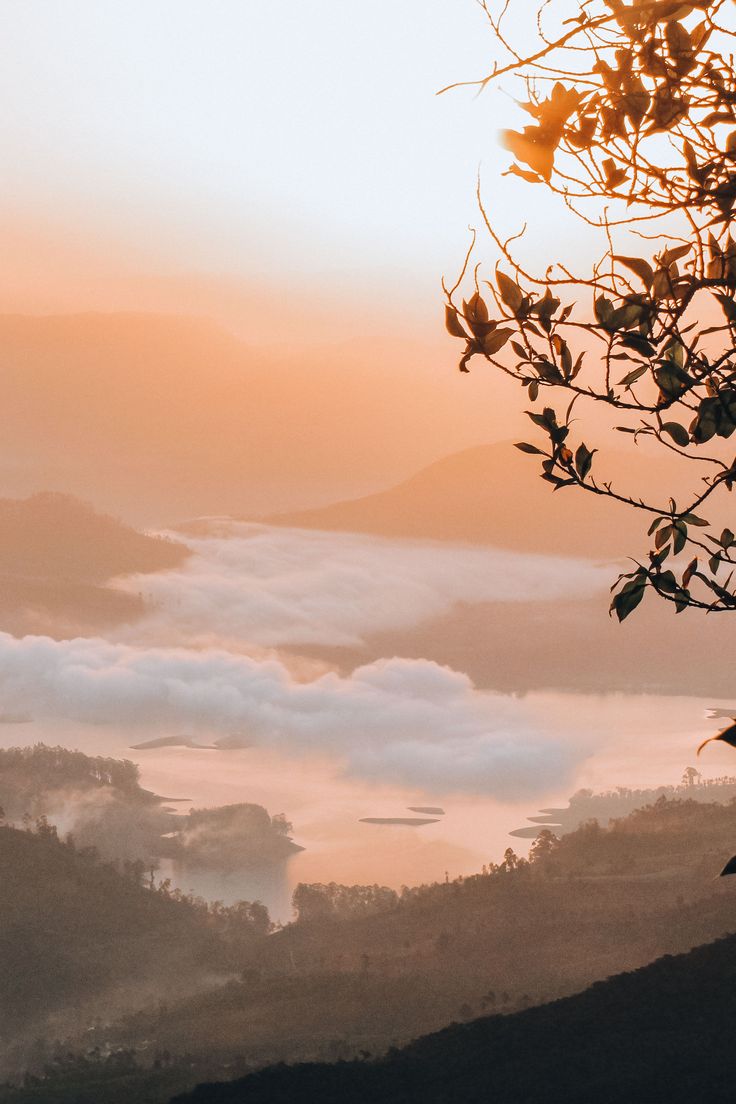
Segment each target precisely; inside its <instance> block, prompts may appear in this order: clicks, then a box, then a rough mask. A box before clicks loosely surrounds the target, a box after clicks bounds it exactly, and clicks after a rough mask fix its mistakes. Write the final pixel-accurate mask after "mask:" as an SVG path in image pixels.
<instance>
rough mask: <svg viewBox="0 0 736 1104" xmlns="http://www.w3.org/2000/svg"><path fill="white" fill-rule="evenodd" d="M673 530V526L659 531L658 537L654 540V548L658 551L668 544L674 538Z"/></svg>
mask: <svg viewBox="0 0 736 1104" xmlns="http://www.w3.org/2000/svg"><path fill="white" fill-rule="evenodd" d="M672 532H673V528H672V526H671V525H665V526H664V527H663V528H662V529H658V530H657V535H656V536H655V538H654V547H655V548H657V549H660V548H662V546H663V545H665V544H667V541H668V540H669V539H670V537H671V536H672Z"/></svg>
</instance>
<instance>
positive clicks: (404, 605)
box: [118, 521, 610, 647]
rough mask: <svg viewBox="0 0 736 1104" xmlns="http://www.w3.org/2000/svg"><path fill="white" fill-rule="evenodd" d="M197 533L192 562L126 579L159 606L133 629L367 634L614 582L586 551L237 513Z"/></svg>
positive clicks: (336, 638) (229, 640) (220, 638)
mask: <svg viewBox="0 0 736 1104" xmlns="http://www.w3.org/2000/svg"><path fill="white" fill-rule="evenodd" d="M186 540H187V543H188V544H189V546H190V547H191V548H192V549H193V550H194V552H195V555H194V556H193V557H192V558H191V559H190V560H189V561H188V562H187V563H186V564H185V565H184V566H183V567H182V568H181V569H179V570H177V571H168V572H163V573H160V574H156V575H143V576H134V577H132V578H129V579H123V580H120V581H119V584H118V585H119V586H121V587H122V588H125V589H127V590H132V591H134V592H138V591H140V592H142V593H144V594H145V595H146V596H148V597H150V598H151V599H153V601H154V602H155V603H156V605H157V607H158V608H157V611H156V612H155V613H154V614H152V615H151V616H150V617H149V618H148V619H147V621H146V622H144V623H143V624H138V625H136V626H135V627H134V629H132V630H131V632H130V633H129V634H128V635H127V636H126V639H129V640H149V641H151V642H155V643H160V642H164V641H170V640H172V639H176V641H177V642H181V641H188V642H190V643H193V644H199V645H207V644H212V643H216V642H220V643H223V644H225V645H226V646H229V647H233V646H235V645H236V644H237V643H238V642H239V643H241V644H242V643H243V642H247V643H248V644H251V645H261V646H267V647H268V646H278V645H282V646H298V645H300V644H342V645H357V644H360V643H361V642H362V641H363V640H364V638H365V637H366V636H368V635H370V634H371V633H375V632H380V631H385V630H391V629H401V628H405V627H408V626H412V625H416V624H418V623H420V622H422V621H425V620H427V619H429V618H431V617H435V616H438V615H440V614H442V613H444V612H446V611H447V610H449V609H451V608H452V606H453V605H455V604H456V603H458V602H466V603H476V602H492V601H507V602H508V601H512V602H526V601H534V600H537V599H554V598H561V597H565V596H575V597H584V596H587V595H591V594H594V593H597V592H600V591H601V590H603V589H604V588H605V587H606V586H607V585H608V582H609V581H610V580H609V575H610V571H608V570H606V569H605V568H602V567H598V566H595V565H594V564H591V563H589V562H587V561H584V560H569V559H563V558H561V557H547V556H535V555H523V554H521V553H515V552H509V551H502V550H498V549H493V548H485V547H474V546H470V545H453V544H444V543H442V544H441V543H439V542H437V543H433V542H419V541H409V540H387V539H382V538H380V537H370V536H362V535H355V534H350V533H326V532H321V531H316V530H315V531H311V530H304V529H285V528H277V527H272V526H265V525H254V524H247V523H237V522H228V521H223V522H218V523H217V525H216V526H214V531H213V535H212V536H209V537H196V538H193V537H191V536H189V535H187V537H186Z"/></svg>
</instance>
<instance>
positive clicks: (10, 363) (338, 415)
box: [0, 301, 511, 524]
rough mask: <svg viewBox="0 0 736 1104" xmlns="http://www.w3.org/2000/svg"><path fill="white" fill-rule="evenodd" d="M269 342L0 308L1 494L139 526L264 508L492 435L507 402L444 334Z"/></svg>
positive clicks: (168, 324) (385, 473)
mask: <svg viewBox="0 0 736 1104" xmlns="http://www.w3.org/2000/svg"><path fill="white" fill-rule="evenodd" d="M291 306H292V305H291V304H290V303H289V302H287V301H284V302H282V303H280V304H279V309H280V311H281V312H288V311H290V309H291ZM341 332H342V334H343V335H344V329H343V330H342V331H341ZM284 340H285V339H284V336H283V333H282V331H280V330H279V329H278V327H274V328H273V335H272V344H271V345H269V346H264V347H261V348H256V347H252V346H249V345H248V344H246V343H245V342H243V341H241V340H240V339H238V338H237V337H235V336H233V335H232V334H230V333H228V332H227V331H226V330H224V329H222V328H221V327H219V326H217V325H216V324H214V323H213V322H210V321H208V320H207V319H206V318H203V317H195V316H187V315H175V314H170V315H165V314H142V313H137V314H136V313H118V314H102V313H96V314H93V313H89V314H73V315H72V314H69V315H45V316H30V315H0V347H1V348H2V350H3V402H2V405H1V406H0V493H4V494H12V495H23V494H28V493H29V492H31V491H35V490H41V489H45V488H52V489H54V490H59V491H64V492H68V493H72V494H75V495H78V496H81V497H82V498H85V499H90V500H91V501H93V502H96V503H99V504H100V505H101V507H102V508H104V509H105V510H110V511H113V512H114V513H120V514H122V515H123V516H124V517H126V518H130V519H132V520H134V521H135V522H136V523H146V524H150V523H156V524H160V523H162V522H166V521H173V520H176V519H177V518H180V517H192V516H199V515H202V514H238V513H244V512H246V511H257V512H260V513H265V512H266V511H269V512H272V511H273V510H275V509H286V508H292V507H293V506H295V505H300V504H303V503H307V502H308V503H315V502H329V501H331V500H333V499H335V498H336V497H344V496H345V495H355V494H364V493H366V492H367V491H369V490H373V489H375V488H376V487H380V486H386V485H388V484H390V483H392V482H395V481H396V479H397V478H401V477H402V476H403V475H404V474H407V473H409V472H411V471H412V470H414V469H415V468H417V467H419V466H421V465H422V464H425V463H428V462H429V461H430V460H431V459H433V458H434V457H435V456H436V455H437V454H438V452H440V453H441V452H449V451H451V450H453V449H456V448H462V447H463V446H464V445H466V444H470V443H472V442H473V441H477V440H483V439H486V438H487V437H488V436H489V435H490V436H493V433H494V432H495V433H497V434H499V435H500V434H501V432H502V429H501V427H502V425H503V422H504V417H505V412H507V411H508V410H509V409H511V408H510V406H509V405H508V404H507V405H506V406H504V404H503V402H500V401H499V399H498V397H497V396H496V398H495V400H494V398H493V395H494V393H496V391H497V389H496V390H495V391H494V387H493V386H492V381H491V380H490V379H486V378H485V377H484V376H483V374H482V373H478V374H477V376H474V377H473V379H472V380H470V379H463V378H460V376H459V375H458V373H457V371H456V370H455V368H454V364H455V358H454V354H453V352H452V350H451V348H449V346H451V344H452V343H451V341H449V339H448V342H447V344H444V343H443V342H440V343H439V344H438V343H436V342H431V341H429V340H427V341H424V342H421V341H420V342H411V341H406V340H403V341H399V340H396V339H393V340H392V339H389V338H386V339H385V340H381V339H379V338H373V339H362V338H357V337H356V338H354V339H353V340H350V341H345V340H344V337H343V338H342V340H340V341H336V342H335V343H334V344H331V345H330V344H324V345H317V344H307V343H305V342H303V343H301V344H299V345H295V344H291V345H286V344H285V343H284ZM292 340H293V339H292Z"/></svg>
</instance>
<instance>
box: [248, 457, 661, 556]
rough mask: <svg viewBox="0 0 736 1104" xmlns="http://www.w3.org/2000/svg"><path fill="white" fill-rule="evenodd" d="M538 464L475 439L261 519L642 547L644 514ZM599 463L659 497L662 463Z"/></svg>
mask: <svg viewBox="0 0 736 1104" xmlns="http://www.w3.org/2000/svg"><path fill="white" fill-rule="evenodd" d="M537 461H538V457H529V456H526V455H524V454H522V453H521V452H519V450H518V449H515V448H514V447H513V445H512V443H511V442H508V441H504V442H501V443H497V444H492V445H480V446H477V447H474V448H468V449H464V450H463V451H462V452H458V453H454V454H453V455H451V456H446V457H445V458H444V459H441V460H438V461H437V462H436V463H433V464H430V465H429V467H426V468H423V469H422V470H421V471H419V472H418V473H417V474H416V475H414V476H412V477H411V478H410V479H407V480H406V481H405V482H403V483H400V484H398V485H397V486H395V487H392V488H391V489H390V490H386V491H383V492H381V493H379V494H373V495H368V496H367V497H364V498H358V499H352V500H347V501H344V502H337V503H334V504H333V505H330V506H324V507H320V508H318V509H313V510H299V511H290V512H288V513H279V514H275V515H271V516H270V517H269V518H267V520H268V521H270V522H272V523H274V524H277V525H289V526H296V527H303V528H307V529H337V530H346V531H349V532H356V533H372V534H375V535H377V536H383V537H411V538H414V539H423V540H426V539H429V540H442V541H467V542H471V543H474V544H489V545H495V546H498V547H501V548H512V549H516V550H520V551H525V552H544V553H548V554H555V555H571V556H592V557H595V558H602V557H603V558H612V557H617V556H620V555H622V554H629V553H635V552H637V551H641V550H644V549H645V548H646V547H647V545H646V543H645V542H646V528H647V524H648V521H647V520H646V515H641V516H640V515H639V514H638V513H637V511H634V510H631V509H627V508H626V507H624V506H621V505H620V504H618V503H616V502H613V501H609V500H605V499H603V498H595V499H592V498H591V496H589V495H586V494H584V493H583V492H581V491H580V490H578V489H576V488H563V489H562V490H560V491H554V490H553V488H552V487H550V485H549V484H548V483H545V482H544V481H543V480H542V479H540V478H539V474H540V473H539V464H538V462H537ZM607 461H609V462H610V465H611V469H612V470H613V472H614V473H615V474H616V475H617V479H616V483H615V486H616V487H617V488H618V487H620V488H621V489H622V490H623V489H626V488H628V487H632V486H633V487H637V488H639V487H641V486H642V484H643V485H644V486H645V487H647V488H651V489H653V490H654V491H655V493H657V494H658V495H661V494H663V493H664V491H663V488H664V487H665V486H666V485H667V476H668V475H669V474H670V473H669V472H668V469H667V468H666V467H665V466H664V465H663V464H662V463H661V461H659V460H655V459H652V457H650V456H647V454H646V453H636V452H635V453H633V455H632V456H626V455H623V454H620V453H615V452H613V453H611V454H609V456H608V457H607ZM606 470H608V468H607V469H606ZM594 474H596V473H595V472H594ZM619 480H620V482H619ZM663 501H664V502H665V503H666V496H665V497H664V499H663ZM642 517H643V518H644V519H645V520H644V521H642Z"/></svg>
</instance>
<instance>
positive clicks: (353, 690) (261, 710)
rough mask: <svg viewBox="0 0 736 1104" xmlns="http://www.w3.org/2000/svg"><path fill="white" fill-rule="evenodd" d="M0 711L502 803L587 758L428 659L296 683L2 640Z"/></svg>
mask: <svg viewBox="0 0 736 1104" xmlns="http://www.w3.org/2000/svg"><path fill="white" fill-rule="evenodd" d="M0 700H2V702H3V705H4V708H7V709H10V710H18V711H22V710H31V709H32V710H33V713H34V715H35V716H36V717H38V718H39V719H42V718H65V719H70V720H74V721H78V722H86V723H91V724H104V723H111V724H112V723H114V724H116V725H127V726H129V727H130V728H131V729H133V728H144V729H145V730H146V731H148V732H151V730H152V729H153V730H159V731H160V730H163V731H164V732H168V733H170V732H171V729H172V728H175V729H176V728H184V729H186V730H195V731H197V732H200V733H206V734H207V736H208V737H210V738H213V737H214V739H215V741H216V740H217V738H218V737H219V738H220V739H222V742H223V746H228V747H233V746H237V744H238V742H239V741H240V742H242V744H243V745H247V744H251V743H253V744H260V745H263V746H267V747H270V748H273V749H276V750H279V751H282V752H284V753H288V754H290V755H295V754H296V755H302V754H309V753H310V752H311V753H316V754H328V755H332V756H337V757H338V758H339V759H340V761H341V762H343V763H344V765H345V770H346V771H347V772H349V773H350V774H353V775H356V776H359V777H362V778H364V779H366V780H370V779H372V780H376V781H383V782H392V783H402V784H405V785H409V786H413V787H417V788H420V789H424V790H426V791H427V792H432V793H452V792H465V793H480V794H485V795H488V796H493V797H496V798H500V799H505V800H514V799H520V798H527V797H533V796H536V795H538V794H540V793H542V792H545V791H547V790H549V789H551V788H556V787H558V786H561V785H563V784H567V783H568V782H569V781H570V779H571V777H572V774H573V770H574V767H575V766H576V765H577V763H578V762H579V760H580V758H581V755H582V754H583V753H584V749H582V748H581V747H577V748H576V747H573V746H572V745H571V744H570V742H569V741H566V742H564V743H563V742H561V741H558V740H555V739H552V738H549V737H547V736H545V735H544V734H543V733H541V732H540V731H539V730H538V728H537V727H536V725H535V724H533V723H532V722H530V721H529V718H528V716H526V715H525V707H524V704H523V702H519V701H516V700H514V699H512V698H506V697H503V696H502V695H498V694H486V693H480V692H478V691H476V690H475V689H474V687H473V685H472V683H471V681H470V679H469V678H468V677H467V676H466V675H463V674H460V673H458V672H456V671H452V670H450V669H448V668H446V667H441V666H439V665H438V664H436V663H433V662H429V661H426V660H405V659H383V660H379V661H378V662H375V663H371V664H369V665H367V666H364V667H360V668H358V669H356V670H355V671H354V672H353V673H352V675H351V676H350V677H348V678H343V677H340V676H339V675H337V674H336V673H334V672H330V673H327V674H324V675H322V676H321V677H319V678H317V679H314V680H313V681H311V682H306V683H305V682H297V681H295V680H294V679H293V678H292V677H291V675H290V674H289V672H288V670H287V668H286V667H285V666H284V665H283V664H282V663H280V662H279V661H278V660H276V659H270V660H265V661H264V660H257V659H254V658H251V657H248V656H243V655H233V654H230V653H228V652H225V651H222V650H215V649H209V650H204V651H195V650H192V649H175V648H142V647H134V646H130V645H125V644H113V643H109V642H107V641H104V640H100V639H88V638H80V639H76V640H68V641H55V640H52V639H50V638H48V637H30V636H29V637H24V638H22V639H17V638H15V637H12V636H10V635H8V634H6V633H1V634H0Z"/></svg>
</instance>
